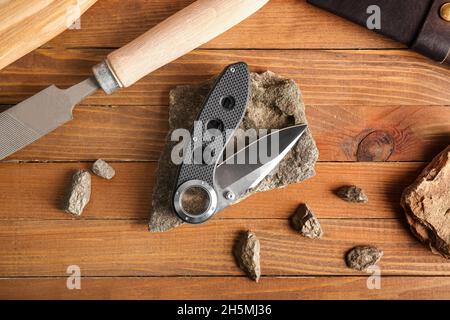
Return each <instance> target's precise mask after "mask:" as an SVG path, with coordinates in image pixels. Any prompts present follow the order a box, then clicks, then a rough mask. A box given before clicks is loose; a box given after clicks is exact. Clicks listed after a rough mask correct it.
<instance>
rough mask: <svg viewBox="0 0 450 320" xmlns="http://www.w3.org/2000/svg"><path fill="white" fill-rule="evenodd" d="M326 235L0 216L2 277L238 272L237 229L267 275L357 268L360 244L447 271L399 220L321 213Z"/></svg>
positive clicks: (240, 223)
mask: <svg viewBox="0 0 450 320" xmlns="http://www.w3.org/2000/svg"><path fill="white" fill-rule="evenodd" d="M322 227H323V229H324V231H325V235H324V238H323V239H322V240H320V241H313V240H310V239H306V238H304V237H302V236H300V235H299V234H298V233H296V232H295V231H293V230H292V229H291V228H290V226H289V222H288V221H287V220H284V219H252V220H241V219H232V220H213V221H210V222H209V223H207V224H205V225H202V226H184V227H181V228H178V229H176V230H173V231H171V232H167V233H159V234H158V233H153V234H152V233H149V232H148V230H147V225H146V223H145V221H123V220H121V221H118V220H109V221H107V220H89V221H88V220H84V221H83V220H74V221H61V220H52V221H43V220H39V221H25V220H23V221H5V220H3V221H0V246H1V248H2V251H1V252H0V277H22V276H33V277H42V276H66V270H67V267H68V266H70V265H78V266H79V267H80V268H81V271H82V274H83V275H84V276H180V275H183V276H194V275H197V276H200V275H201V276H207V275H208V276H213V275H215V276H218V275H241V274H242V272H241V270H239V268H238V267H237V266H236V263H235V261H234V257H233V255H232V253H231V250H232V247H233V245H234V243H235V241H236V238H237V236H238V234H239V233H240V232H242V231H245V230H249V229H251V230H253V231H254V232H255V233H256V234H257V235H258V237H259V239H260V241H261V248H262V249H261V270H262V274H263V275H270V276H282V275H360V274H361V273H360V272H357V271H355V270H352V269H349V268H348V267H347V266H346V265H345V261H344V256H345V253H346V252H347V251H348V250H349V249H350V248H352V247H353V246H355V245H361V244H368V243H369V244H373V245H375V246H377V247H379V248H381V249H382V250H383V251H384V256H383V259H382V260H381V262H380V264H379V267H380V269H381V272H382V274H383V275H430V276H431V275H447V276H448V275H450V264H449V263H448V261H447V260H446V259H444V258H441V257H439V256H436V255H433V254H432V253H431V252H430V250H429V249H427V248H426V247H425V246H423V245H422V244H420V243H419V242H418V241H417V239H415V238H414V237H413V236H412V234H411V233H410V231H409V229H408V227H407V226H405V224H404V223H403V222H402V221H400V220H396V219H390V220H384V219H378V220H373V219H369V220H366V219H350V220H348V219H346V220H342V219H331V220H328V219H322Z"/></svg>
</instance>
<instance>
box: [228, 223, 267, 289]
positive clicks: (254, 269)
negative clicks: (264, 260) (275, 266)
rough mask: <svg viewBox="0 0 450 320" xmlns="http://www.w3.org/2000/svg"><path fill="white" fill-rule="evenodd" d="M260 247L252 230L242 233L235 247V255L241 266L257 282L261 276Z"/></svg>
mask: <svg viewBox="0 0 450 320" xmlns="http://www.w3.org/2000/svg"><path fill="white" fill-rule="evenodd" d="M260 248H261V246H260V243H259V240H258V238H257V237H256V235H255V234H254V233H253V232H251V231H247V232H244V233H242V234H240V235H239V238H238V241H237V243H236V246H235V248H234V256H235V257H236V260H237V263H238V265H239V267H240V268H241V269H242V270H244V271H245V273H246V274H247V275H248V276H249V278H250V279H252V280H255V281H256V282H258V281H259V278H260V277H261V266H260V255H259V253H260Z"/></svg>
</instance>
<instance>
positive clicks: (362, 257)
mask: <svg viewBox="0 0 450 320" xmlns="http://www.w3.org/2000/svg"><path fill="white" fill-rule="evenodd" d="M382 256H383V251H381V250H379V249H378V248H376V247H372V246H358V247H354V248H353V249H351V250H350V251H349V252H348V253H347V255H346V263H347V266H348V267H349V268H352V269H356V270H359V271H366V270H367V269H368V268H370V267H372V266H374V265H376V264H377V263H378V261H380V259H381V257H382Z"/></svg>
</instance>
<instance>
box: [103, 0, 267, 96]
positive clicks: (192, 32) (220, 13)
mask: <svg viewBox="0 0 450 320" xmlns="http://www.w3.org/2000/svg"><path fill="white" fill-rule="evenodd" d="M268 1H269V0H197V1H195V2H194V3H192V4H190V5H189V6H187V7H186V8H183V9H182V10H180V11H179V12H177V13H175V14H174V15H172V16H170V17H169V18H167V19H166V20H164V21H162V22H161V23H159V24H158V25H157V26H155V27H153V28H151V29H150V30H148V31H146V32H145V33H144V34H142V35H140V36H139V37H138V38H136V39H134V40H133V41H131V42H130V43H128V44H126V45H125V46H123V47H121V48H120V49H117V50H115V51H114V52H112V53H110V54H109V55H108V58H107V60H108V65H109V66H110V67H111V69H112V70H113V71H114V74H115V75H116V77H117V78H118V80H119V81H120V82H119V83H120V84H121V86H123V87H125V88H127V87H130V86H131V85H133V84H134V83H135V82H137V81H138V80H140V79H141V78H143V77H145V76H146V75H148V74H149V73H151V72H153V71H155V70H157V69H159V68H161V67H162V66H164V65H166V64H168V63H170V62H172V61H174V60H176V59H178V58H179V57H181V56H183V55H185V54H186V53H188V52H191V51H192V50H194V49H196V48H198V47H200V46H201V45H203V44H205V43H207V42H208V41H210V40H212V39H214V38H216V37H217V36H219V35H220V34H222V33H224V32H226V31H227V30H229V29H231V28H232V27H234V26H235V25H237V24H239V23H240V22H242V21H243V20H245V19H246V18H248V17H249V16H251V15H253V14H254V13H255V12H256V11H258V10H259V9H261V8H262V7H263V6H264V5H265V4H267V2H268Z"/></svg>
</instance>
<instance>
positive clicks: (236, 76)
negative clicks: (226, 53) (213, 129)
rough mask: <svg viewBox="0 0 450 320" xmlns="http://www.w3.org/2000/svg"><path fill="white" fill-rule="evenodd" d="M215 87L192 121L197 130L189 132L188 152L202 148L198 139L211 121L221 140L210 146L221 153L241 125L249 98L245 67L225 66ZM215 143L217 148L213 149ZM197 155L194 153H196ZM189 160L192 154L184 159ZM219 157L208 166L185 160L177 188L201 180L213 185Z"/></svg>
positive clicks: (248, 79)
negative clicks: (217, 129)
mask: <svg viewBox="0 0 450 320" xmlns="http://www.w3.org/2000/svg"><path fill="white" fill-rule="evenodd" d="M216 81H217V82H216V84H215V86H214V88H213V89H212V91H211V92H210V94H209V96H208V98H207V99H206V102H205V104H204V106H203V108H202V111H201V112H200V115H199V116H198V118H197V120H196V124H197V125H198V126H199V128H200V130H195V128H193V130H192V132H191V137H192V140H191V142H190V143H191V147H190V150H191V151H192V152H195V151H197V148H198V147H202V143H201V141H202V139H204V137H206V136H207V135H206V131H207V129H208V127H209V124H210V122H211V121H213V122H214V124H216V125H217V124H220V125H219V127H220V128H221V131H222V137H221V139H215V140H214V141H213V144H211V145H210V146H211V147H213V148H216V147H217V148H218V149H223V148H224V145H226V143H227V142H228V141H227V139H229V138H230V135H229V134H230V133H233V132H234V131H235V130H236V129H237V128H238V127H239V124H240V123H241V121H242V118H243V117H244V115H245V110H246V109H247V103H248V99H249V95H250V88H249V86H250V74H249V70H248V66H247V64H245V63H237V64H233V65H231V66H228V67H227V68H226V69H225V71H224V72H223V73H222V74H221V75H220V76H219V78H218V79H217V80H216ZM226 100H227V101H234V103H232V104H228V105H226V104H225V101H226ZM215 143H217V144H218V145H215ZM197 155H198V153H197ZM187 156H191V157H193V156H194V155H193V154H190V155H187ZM220 156H221V154H220V153H216V155H215V158H214V159H212V160H211V161H210V163H209V164H205V165H204V164H198V163H194V160H199V159H194V158H192V159H189V158H188V159H187V160H188V164H183V165H182V166H181V168H180V173H179V175H178V184H182V183H184V182H186V181H188V180H192V179H198V180H203V181H205V182H207V183H209V184H210V185H211V186H212V185H213V176H214V170H215V167H216V162H217V159H218V157H220Z"/></svg>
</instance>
